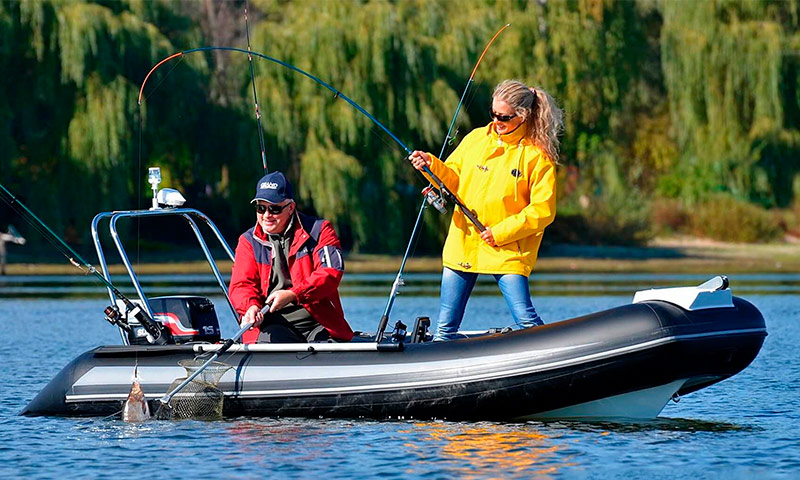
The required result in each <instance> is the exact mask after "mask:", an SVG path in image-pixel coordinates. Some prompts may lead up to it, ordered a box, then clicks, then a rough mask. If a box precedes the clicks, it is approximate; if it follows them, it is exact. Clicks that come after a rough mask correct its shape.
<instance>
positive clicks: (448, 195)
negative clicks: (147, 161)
mask: <svg viewBox="0 0 800 480" xmlns="http://www.w3.org/2000/svg"><path fill="white" fill-rule="evenodd" d="M213 50H221V51H227V52H239V53H244V54H246V55H249V56H251V57H252V56H253V55H255V56H256V57H259V58H263V59H264V60H267V61H270V62H273V63H276V64H278V65H281V66H283V67H286V68H288V69H289V70H292V71H294V72H297V73H299V74H301V75H303V76H305V77H307V78H310V79H311V80H313V81H315V82H317V83H318V84H320V85H322V86H323V87H325V88H327V89H328V90H330V91H331V92H333V94H334V95H333V98H334V99H338V98H341V99H342V100H344V101H345V102H347V103H348V104H350V106H352V107H353V108H355V109H356V110H358V111H359V112H360V113H361V114H363V115H364V116H366V117H367V118H368V119H370V121H372V123H374V124H375V125H377V126H378V127H379V128H380V129H381V130H383V131H384V133H386V134H387V135H389V137H390V138H391V139H392V140H394V141H395V143H397V144H398V145H399V146H400V148H402V149H403V151H405V153H406V155H411V153H412V152H413V150H411V148H409V147H408V145H406V144H405V143H403V141H402V140H400V139H399V138H397V135H395V134H394V133H392V131H391V130H389V129H388V128H386V126H385V125H384V124H383V123H381V122H380V121H379V120H378V119H377V118H375V117H374V116H373V115H372V114H371V113H369V112H368V111H366V110H365V109H364V108H363V107H362V106H361V105H359V104H358V103H356V102H355V101H353V100H352V99H350V98H349V97H348V96H347V95H345V94H344V93H342V92H341V91H339V90H337V89H336V88H334V87H333V86H332V85H330V84H329V83H327V82H325V81H324V80H321V79H320V78H318V77H316V76H314V75H312V74H310V73H308V72H306V71H305V70H303V69H301V68H298V67H296V66H294V65H292V64H291V63H287V62H284V61H283V60H279V59H277V58H274V57H270V56H269V55H265V54H263V53H258V52H253V51H252V50H244V49H241V48H236V47H215V46H208V47H198V48H191V49H188V50H183V51H180V52H177V53H173V54H172V55H170V56H168V57H166V58H164V59H162V60H161V61H159V62H158V63H156V64H155V66H153V68H151V69H150V71H149V72H147V75H145V77H144V81H143V82H142V86H141V87H140V88H139V98H138V103H139V105H140V106H141V104H142V99H143V98H142V97H143V94H144V87H145V85H146V84H147V80H148V79H149V78H150V76H151V75H152V74H153V72H155V71H156V70H157V69H158V68H159V67H160V66H161V65H163V64H165V63H167V62H168V61H170V60H172V59H174V58H180V57H183V56H185V55H188V54H190V53H196V52H208V51H213ZM422 171H423V172H424V173H425V174H426V175H427V176H428V178H429V179H430V180H432V181H433V184H434V185H435V187H436V189H437V190H439V192H440V193H441V195H442V196H443V197H444V198H445V199H447V200H449V201H450V202H452V203H453V204H454V205H456V206H457V207H458V208H460V209H461V212H462V213H463V214H464V216H465V217H467V219H468V220H469V221H470V222H472V223H473V224H474V225H475V227H476V228H477V229H478V230H479V231H480V232H483V231H484V230H486V227H484V226H483V224H482V223H481V222H480V221H479V220H478V217H477V216H476V215H475V212H473V211H472V210H470V209H469V208H467V206H466V205H464V202H462V201H461V199H460V198H458V195H456V194H455V192H452V191H450V189H449V188H447V186H446V185H445V184H444V182H442V180H441V179H440V178H439V177H438V176H436V175H435V174H434V173H433V172H432V171H431V169H430V168H429V167H427V166H423V167H422Z"/></svg>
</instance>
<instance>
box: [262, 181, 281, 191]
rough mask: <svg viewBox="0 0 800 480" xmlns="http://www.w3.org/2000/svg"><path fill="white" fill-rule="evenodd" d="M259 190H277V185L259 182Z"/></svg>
mask: <svg viewBox="0 0 800 480" xmlns="http://www.w3.org/2000/svg"><path fill="white" fill-rule="evenodd" d="M259 188H260V189H261V190H277V189H278V184H277V183H275V182H261V185H260V186H259Z"/></svg>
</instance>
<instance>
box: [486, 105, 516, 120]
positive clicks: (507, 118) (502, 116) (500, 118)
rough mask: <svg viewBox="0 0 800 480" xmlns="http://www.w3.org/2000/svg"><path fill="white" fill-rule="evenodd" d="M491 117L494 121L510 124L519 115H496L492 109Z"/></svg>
mask: <svg viewBox="0 0 800 480" xmlns="http://www.w3.org/2000/svg"><path fill="white" fill-rule="evenodd" d="M489 116H490V117H492V118H493V119H495V120H497V121H498V122H510V121H511V120H512V119H514V118H515V117H516V116H517V114H516V113H515V114H514V115H500V114H497V113H494V110H492V109H491V108H490V109H489Z"/></svg>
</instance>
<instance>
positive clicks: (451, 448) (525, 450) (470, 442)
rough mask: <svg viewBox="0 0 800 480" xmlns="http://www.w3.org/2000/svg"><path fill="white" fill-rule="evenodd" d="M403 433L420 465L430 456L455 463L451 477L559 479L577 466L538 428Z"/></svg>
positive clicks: (449, 427) (428, 428)
mask: <svg viewBox="0 0 800 480" xmlns="http://www.w3.org/2000/svg"><path fill="white" fill-rule="evenodd" d="M402 433H407V434H409V435H410V436H411V437H412V438H413V440H412V441H410V442H408V443H406V444H405V446H406V447H407V448H408V449H409V450H410V451H411V452H416V453H417V457H418V458H417V460H416V461H417V462H425V461H427V459H428V455H429V454H428V453H427V452H429V451H433V452H436V455H437V456H438V457H440V459H441V460H446V461H452V465H453V466H454V470H450V471H448V474H455V476H457V477H461V478H472V477H475V476H480V477H485V476H486V475H487V473H489V472H495V474H497V473H498V472H505V473H515V472H518V473H519V472H526V473H528V474H531V473H532V474H535V475H555V474H556V473H557V472H558V471H559V470H560V469H561V468H563V467H568V466H574V465H576V464H575V463H574V462H573V461H572V459H571V458H570V457H571V456H570V455H568V454H567V455H565V454H564V452H562V450H564V449H565V447H564V446H562V445H559V444H558V443H557V442H556V441H555V440H556V439H555V438H553V437H551V436H548V435H547V434H544V433H542V432H541V431H540V430H539V429H537V428H536V426H534V425H525V426H521V427H509V426H507V425H501V424H489V425H480V424H479V425H475V424H464V423H417V424H415V425H414V428H413V429H408V430H405V431H403V432H402ZM420 434H421V435H420Z"/></svg>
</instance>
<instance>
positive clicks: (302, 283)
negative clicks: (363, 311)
mask: <svg viewBox="0 0 800 480" xmlns="http://www.w3.org/2000/svg"><path fill="white" fill-rule="evenodd" d="M295 222H296V226H295V229H294V237H293V239H292V244H291V247H290V248H289V256H288V258H287V259H286V260H287V262H288V264H289V276H290V277H291V279H292V287H291V288H289V290H291V291H292V292H294V294H295V295H297V301H298V302H299V303H300V305H302V306H303V307H304V308H305V309H306V310H308V312H309V313H310V314H311V316H312V317H314V320H316V321H317V322H319V324H320V325H322V326H323V327H325V329H327V330H328V332H329V333H330V334H331V337H333V338H334V339H336V340H340V341H349V340H350V339H352V338H353V330H352V329H351V328H350V325H349V324H348V323H347V320H345V318H344V311H343V310H342V302H341V300H340V299H339V283H340V282H341V281H342V275H343V274H344V259H343V258H342V247H341V243H340V242H339V238H338V237H337V236H336V232H335V231H334V230H333V225H331V223H330V222H329V221H327V220H323V219H320V218H315V217H312V216H310V215H304V214H302V213H300V212H297V213H296V217H295ZM272 250H273V249H272V244H271V243H270V241H269V239H268V237H267V234H266V233H264V231H263V230H262V229H261V226H260V225H256V226H255V227H253V228H251V229H250V230H248V231H246V232H244V233H243V234H242V235H241V236H240V237H239V244H238V245H237V246H236V258H235V260H234V262H233V271H232V272H231V283H230V288H229V294H230V297H231V302H233V306H234V308H236V311H237V312H238V313H239V315H244V314H245V312H247V309H248V308H250V307H251V306H252V305H256V306H258V307H259V308H261V307H263V306H264V302H265V300H266V299H267V295H268V294H269V278H270V271H271V270H272V264H273V251H272ZM258 335H259V331H258V330H257V329H253V330H248V331H247V332H245V334H244V335H243V336H242V339H243V341H244V343H255V342H256V340H257V339H258Z"/></svg>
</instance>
